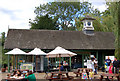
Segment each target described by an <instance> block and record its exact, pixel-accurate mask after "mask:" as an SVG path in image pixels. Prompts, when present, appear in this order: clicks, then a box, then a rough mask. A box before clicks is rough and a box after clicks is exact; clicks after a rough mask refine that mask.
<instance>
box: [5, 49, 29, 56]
mask: <svg viewBox="0 0 120 81" xmlns="http://www.w3.org/2000/svg"><path fill="white" fill-rule="evenodd" d="M5 54H12V55H26V54H27V53H25V52H24V51H22V50H20V49H19V48H14V49H13V50H11V51H9V52H7V53H5Z"/></svg>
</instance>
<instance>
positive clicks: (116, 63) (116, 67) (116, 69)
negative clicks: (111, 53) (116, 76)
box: [113, 57, 120, 73]
mask: <svg viewBox="0 0 120 81" xmlns="http://www.w3.org/2000/svg"><path fill="white" fill-rule="evenodd" d="M119 65H120V61H119V60H117V58H116V57H115V58H114V61H113V73H119Z"/></svg>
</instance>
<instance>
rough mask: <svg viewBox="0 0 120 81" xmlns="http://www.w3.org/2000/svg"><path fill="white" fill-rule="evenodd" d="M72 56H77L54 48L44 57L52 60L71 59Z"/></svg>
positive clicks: (60, 48)
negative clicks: (55, 58) (58, 58)
mask: <svg viewBox="0 0 120 81" xmlns="http://www.w3.org/2000/svg"><path fill="white" fill-rule="evenodd" d="M74 55H77V54H75V53H73V52H71V51H68V50H66V49H64V48H62V47H60V46H58V47H56V48H55V49H54V50H53V51H51V52H49V53H47V56H46V57H49V58H52V57H53V58H54V57H72V56H74Z"/></svg>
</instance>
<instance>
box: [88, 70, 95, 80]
mask: <svg viewBox="0 0 120 81" xmlns="http://www.w3.org/2000/svg"><path fill="white" fill-rule="evenodd" d="M89 78H90V79H93V78H94V72H93V70H92V69H91V70H90V72H89Z"/></svg>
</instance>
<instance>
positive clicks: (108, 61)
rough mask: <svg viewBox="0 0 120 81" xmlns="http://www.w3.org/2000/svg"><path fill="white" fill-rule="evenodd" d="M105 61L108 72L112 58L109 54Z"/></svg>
mask: <svg viewBox="0 0 120 81" xmlns="http://www.w3.org/2000/svg"><path fill="white" fill-rule="evenodd" d="M105 62H106V63H107V68H106V72H108V70H109V67H110V63H111V60H110V58H109V56H108V59H106V60H105Z"/></svg>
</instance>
